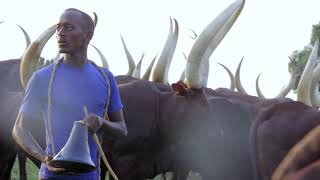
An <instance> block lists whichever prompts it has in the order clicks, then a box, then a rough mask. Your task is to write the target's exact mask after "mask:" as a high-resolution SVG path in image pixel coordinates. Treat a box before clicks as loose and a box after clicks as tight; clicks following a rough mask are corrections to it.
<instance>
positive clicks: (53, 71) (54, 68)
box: [47, 59, 62, 156]
mask: <svg viewBox="0 0 320 180" xmlns="http://www.w3.org/2000/svg"><path fill="white" fill-rule="evenodd" d="M60 61H62V59H60V60H59V61H58V62H57V63H56V64H55V65H54V67H53V70H52V73H51V75H50V81H49V87H48V110H47V111H48V125H47V131H48V135H49V139H50V142H51V149H52V155H53V156H54V155H56V149H55V146H54V139H53V132H52V128H51V127H52V124H51V106H52V99H51V98H52V97H51V95H52V85H53V80H54V77H55V75H56V71H57V69H58V66H59V63H60Z"/></svg>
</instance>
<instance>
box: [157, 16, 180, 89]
mask: <svg viewBox="0 0 320 180" xmlns="http://www.w3.org/2000/svg"><path fill="white" fill-rule="evenodd" d="M173 21H174V26H173V23H172V18H171V17H170V28H169V33H168V36H167V40H166V42H165V45H164V47H163V49H162V52H161V54H160V57H159V60H158V62H157V64H156V66H155V68H154V70H153V74H152V81H153V82H158V83H168V73H169V67H170V64H171V60H172V56H173V54H174V50H175V49H176V46H177V42H178V35H179V25H178V21H177V20H176V19H174V18H173Z"/></svg>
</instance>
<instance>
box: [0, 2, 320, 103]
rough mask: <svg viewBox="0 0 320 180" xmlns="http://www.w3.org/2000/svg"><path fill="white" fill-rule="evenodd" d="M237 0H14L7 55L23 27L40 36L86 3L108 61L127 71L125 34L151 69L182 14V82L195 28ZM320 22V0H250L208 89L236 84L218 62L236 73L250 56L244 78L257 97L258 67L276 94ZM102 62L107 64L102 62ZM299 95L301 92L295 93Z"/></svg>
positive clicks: (1, 47)
mask: <svg viewBox="0 0 320 180" xmlns="http://www.w3.org/2000/svg"><path fill="white" fill-rule="evenodd" d="M233 1H234V0H223V1H222V0H219V1H212V0H161V1H160V0H157V1H154V0H134V1H132V0H117V1H99V0H90V1H83V0H82V1H81V0H80V1H79V0H55V1H43V0H42V1H40V0H27V1H22V0H21V1H19V0H10V1H6V2H2V4H1V6H0V21H5V23H3V24H1V25H0V41H1V44H0V59H2V60H4V59H11V58H18V57H20V56H21V55H22V53H23V51H24V48H25V41H24V37H23V34H22V33H21V31H20V30H19V28H18V27H17V26H16V25H15V24H19V25H21V26H22V27H23V28H24V29H25V30H26V31H27V32H28V34H29V35H30V38H31V40H35V39H36V38H37V37H38V36H39V35H40V34H41V33H42V32H43V31H44V30H46V29H47V28H48V27H49V26H51V25H52V24H54V23H56V22H57V20H58V18H59V16H60V14H61V12H62V11H63V10H64V9H66V8H69V7H75V8H79V9H80V10H83V11H85V12H87V13H88V14H89V15H91V16H92V15H93V14H92V12H93V11H94V12H96V13H97V15H98V17H99V21H98V25H97V28H96V32H95V35H94V38H93V40H92V41H91V44H93V45H95V46H96V47H98V48H99V49H100V50H101V51H102V52H103V53H104V55H105V56H106V58H107V59H108V63H109V66H110V69H111V71H112V72H113V73H114V74H115V75H120V74H125V73H126V72H127V70H128V65H127V60H126V56H125V53H124V50H123V47H122V44H121V38H120V34H122V36H123V37H124V40H125V42H126V44H127V46H128V48H129V50H130V52H131V54H132V55H133V58H134V59H135V61H136V63H138V61H139V59H140V57H141V54H142V53H143V52H144V53H145V58H144V61H143V63H142V69H143V70H145V69H146V67H147V66H148V65H149V63H150V61H151V60H152V58H153V57H154V56H155V55H156V53H157V52H159V53H160V52H161V50H162V47H163V45H164V43H165V40H166V38H167V34H168V30H169V17H173V18H176V19H177V20H178V23H179V27H180V34H179V40H178V45H177V48H176V51H175V54H174V57H173V62H172V64H171V68H170V72H169V81H170V82H171V83H172V82H175V81H177V80H179V77H180V74H181V72H182V70H183V69H184V67H185V60H184V57H183V55H182V52H185V53H186V54H188V52H189V50H190V48H191V47H192V44H193V42H194V40H192V39H191V38H189V37H190V36H192V32H191V31H190V29H193V30H194V31H195V32H197V33H198V34H200V32H201V31H202V30H203V29H204V28H205V27H206V25H207V24H209V23H210V22H211V21H212V20H213V19H214V18H215V17H216V16H217V15H218V14H219V13H220V12H221V11H223V10H224V9H225V8H226V7H227V6H228V5H229V4H231V3H232V2H233ZM319 21H320V1H319V0H268V1H265V0H247V1H246V4H245V6H244V9H243V10H242V13H241V14H240V16H239V18H238V20H237V21H236V23H235V24H234V26H233V27H232V28H231V30H230V31H229V33H228V34H227V35H226V37H225V39H224V40H223V41H222V42H221V43H220V45H219V46H218V48H217V49H216V50H215V52H213V54H212V56H211V59H210V63H211V65H210V75H209V81H208V87H211V88H213V89H215V88H218V87H229V79H228V75H227V73H226V72H225V71H224V70H223V69H222V67H220V66H219V65H217V63H216V62H220V63H223V64H224V65H226V66H227V67H229V68H230V70H231V71H233V72H234V73H235V71H236V67H237V65H238V63H239V61H240V59H241V58H242V57H243V56H244V62H243V64H242V71H241V79H242V82H243V85H244V88H245V89H246V90H247V92H249V93H250V94H251V95H256V92H255V79H256V77H257V76H258V74H259V73H262V76H261V78H260V87H261V88H262V90H263V92H264V94H265V96H267V97H273V96H275V95H276V94H277V93H278V92H279V91H280V89H281V87H282V86H283V85H285V84H286V83H287V82H288V81H289V78H290V75H289V73H288V70H287V64H288V61H289V59H288V56H289V55H291V54H292V52H293V51H294V50H297V49H303V47H304V46H305V45H307V44H308V43H309V39H310V36H311V29H312V25H313V24H317V23H318V22H319ZM56 52H57V48H56V44H55V38H52V39H51V40H50V41H49V42H48V44H47V46H46V47H45V49H44V51H43V53H42V56H43V57H46V58H53V57H54V56H55V55H56ZM89 58H90V59H93V60H95V61H97V60H98V59H99V58H98V54H97V53H96V52H95V51H94V50H93V48H90V49H89ZM97 63H100V62H99V61H97ZM291 97H294V96H291Z"/></svg>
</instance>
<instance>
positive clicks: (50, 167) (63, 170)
mask: <svg viewBox="0 0 320 180" xmlns="http://www.w3.org/2000/svg"><path fill="white" fill-rule="evenodd" d="M48 169H49V171H51V172H54V173H63V172H65V171H66V169H65V168H56V167H52V166H49V167H48Z"/></svg>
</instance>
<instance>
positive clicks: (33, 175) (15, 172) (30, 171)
mask: <svg viewBox="0 0 320 180" xmlns="http://www.w3.org/2000/svg"><path fill="white" fill-rule="evenodd" d="M38 171H39V169H38V167H37V166H35V165H34V164H33V163H32V162H31V161H30V160H29V159H28V160H27V177H28V180H36V179H37V177H38ZM171 176H172V173H166V177H167V179H171ZM19 177H20V176H19V163H18V159H16V162H15V163H14V165H13V169H12V171H11V180H19ZM106 180H108V179H106ZM153 180H162V179H161V177H160V175H158V176H156V177H155V178H154V179H153ZM188 180H201V177H200V176H198V175H197V174H196V173H190V174H189V177H188Z"/></svg>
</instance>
